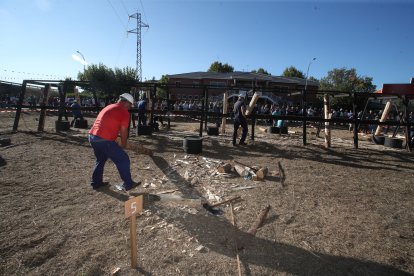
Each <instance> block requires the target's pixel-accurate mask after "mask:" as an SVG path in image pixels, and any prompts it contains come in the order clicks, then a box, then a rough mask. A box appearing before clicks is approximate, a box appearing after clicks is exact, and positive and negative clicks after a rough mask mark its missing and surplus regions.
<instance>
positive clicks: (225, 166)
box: [217, 163, 232, 173]
mask: <svg viewBox="0 0 414 276" xmlns="http://www.w3.org/2000/svg"><path fill="white" fill-rule="evenodd" d="M231 168H232V165H231V164H229V163H226V164H222V165H220V166H218V168H217V171H218V172H219V173H229V172H230V171H231Z"/></svg>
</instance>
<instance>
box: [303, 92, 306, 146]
mask: <svg viewBox="0 0 414 276" xmlns="http://www.w3.org/2000/svg"><path fill="white" fill-rule="evenodd" d="M302 113H303V114H302V116H303V124H302V129H303V130H302V131H303V137H302V140H303V145H304V146H306V134H307V133H306V90H303V91H302Z"/></svg>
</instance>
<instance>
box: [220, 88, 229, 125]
mask: <svg viewBox="0 0 414 276" xmlns="http://www.w3.org/2000/svg"><path fill="white" fill-rule="evenodd" d="M227 105H228V92H224V95H223V115H226V114H227ZM226 119H227V118H226V117H225V116H223V118H221V133H226Z"/></svg>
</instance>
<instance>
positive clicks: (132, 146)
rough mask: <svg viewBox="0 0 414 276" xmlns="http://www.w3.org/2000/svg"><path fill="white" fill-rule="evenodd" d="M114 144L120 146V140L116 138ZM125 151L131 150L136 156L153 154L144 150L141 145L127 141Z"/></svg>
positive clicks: (148, 150)
mask: <svg viewBox="0 0 414 276" xmlns="http://www.w3.org/2000/svg"><path fill="white" fill-rule="evenodd" d="M116 142H117V143H118V145H121V138H120V137H118V138H117V139H116ZM126 149H127V150H132V151H134V152H135V153H137V154H145V155H149V156H152V155H153V154H154V153H153V151H152V150H150V149H147V148H145V147H144V146H142V145H141V144H138V143H132V142H129V141H128V142H127V145H126Z"/></svg>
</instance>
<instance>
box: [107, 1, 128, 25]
mask: <svg viewBox="0 0 414 276" xmlns="http://www.w3.org/2000/svg"><path fill="white" fill-rule="evenodd" d="M108 3H109V5H110V6H111V8H112V10H113V11H114V12H115V15H116V17H117V18H118V20H119V22H120V23H121V25H122V27H124V29H125V31H127V27H126V26H125V24H124V23H123V22H122V20H121V17H119V14H118V13H117V11H116V10H115V8H114V6H113V5H112V3H111V1H110V0H108Z"/></svg>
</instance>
